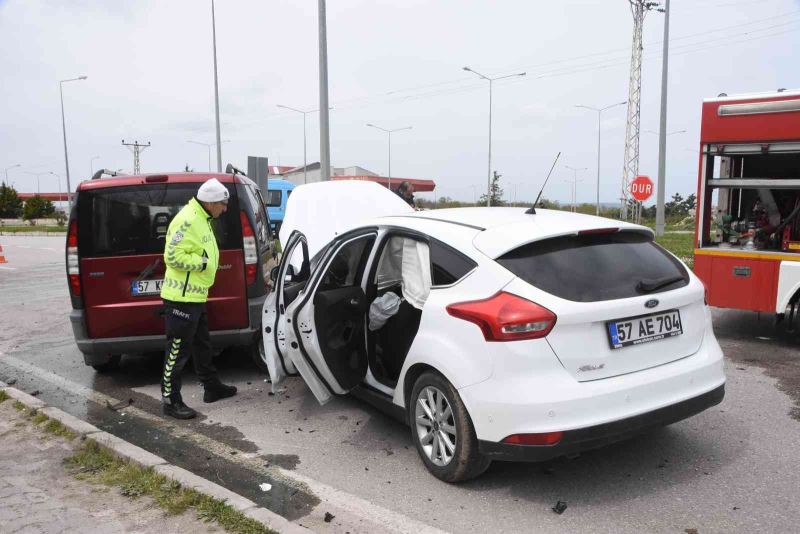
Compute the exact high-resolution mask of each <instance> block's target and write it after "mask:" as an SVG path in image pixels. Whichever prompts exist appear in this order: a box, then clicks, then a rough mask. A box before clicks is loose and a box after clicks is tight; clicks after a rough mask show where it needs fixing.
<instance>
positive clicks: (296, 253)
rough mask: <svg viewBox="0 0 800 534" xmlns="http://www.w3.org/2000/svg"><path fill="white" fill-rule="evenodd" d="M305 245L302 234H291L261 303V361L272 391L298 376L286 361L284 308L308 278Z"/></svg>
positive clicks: (306, 249)
mask: <svg viewBox="0 0 800 534" xmlns="http://www.w3.org/2000/svg"><path fill="white" fill-rule="evenodd" d="M309 265H310V263H309V257H308V244H307V242H306V237H305V236H304V235H303V234H302V233H301V232H292V235H291V236H290V237H289V240H288V241H287V243H286V248H285V249H284V251H283V256H282V257H281V262H280V265H279V266H278V267H277V271H276V272H277V276H276V279H275V280H274V281H273V282H274V284H275V289H274V290H273V291H272V292H271V293H270V294H269V295H267V298H266V300H265V301H264V308H263V312H264V313H263V321H262V325H263V328H264V335H263V336H262V339H263V343H264V352H263V354H264V358H265V360H266V361H265V363H266V364H267V369H268V370H269V376H270V379H271V380H272V389H273V392H274V390H275V389H276V388H277V387H278V386H279V385H280V384H281V382H283V381H284V379H285V378H286V377H287V376H297V369H296V368H295V366H294V364H293V363H292V360H291V359H290V358H289V352H288V349H287V347H288V343H287V338H286V327H287V321H286V318H287V314H286V308H287V307H288V306H289V304H291V303H292V302H293V301H294V300H295V299H296V298H297V296H298V295H299V294H300V292H301V291H302V290H303V288H304V287H305V285H306V283H307V282H308V279H309V277H310V267H309Z"/></svg>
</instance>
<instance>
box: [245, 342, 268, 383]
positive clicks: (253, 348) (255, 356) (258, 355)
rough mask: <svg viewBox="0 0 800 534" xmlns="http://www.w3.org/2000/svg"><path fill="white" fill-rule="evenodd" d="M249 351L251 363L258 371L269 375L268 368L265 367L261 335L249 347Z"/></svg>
mask: <svg viewBox="0 0 800 534" xmlns="http://www.w3.org/2000/svg"><path fill="white" fill-rule="evenodd" d="M249 351H250V359H251V360H253V363H254V364H255V366H256V367H257V368H258V370H259V371H261V372H262V373H264V374H265V375H269V368H268V367H267V361H266V359H265V354H264V342H263V338H262V337H261V336H258V339H256V340H255V341H254V342H253V343H252V344H251V345H250V348H249Z"/></svg>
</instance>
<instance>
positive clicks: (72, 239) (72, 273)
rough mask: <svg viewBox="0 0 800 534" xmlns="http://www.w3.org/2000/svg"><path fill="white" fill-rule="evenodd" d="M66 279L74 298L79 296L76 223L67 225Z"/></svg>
mask: <svg viewBox="0 0 800 534" xmlns="http://www.w3.org/2000/svg"><path fill="white" fill-rule="evenodd" d="M67 278H69V288H70V291H71V292H72V295H73V296H75V297H80V296H81V267H80V262H79V259H78V221H71V222H70V223H69V231H68V233H67Z"/></svg>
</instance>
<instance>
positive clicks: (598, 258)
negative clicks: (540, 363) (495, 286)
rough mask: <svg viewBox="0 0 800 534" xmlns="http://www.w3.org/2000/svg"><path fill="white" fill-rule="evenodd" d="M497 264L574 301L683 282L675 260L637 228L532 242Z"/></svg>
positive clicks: (616, 296)
mask: <svg viewBox="0 0 800 534" xmlns="http://www.w3.org/2000/svg"><path fill="white" fill-rule="evenodd" d="M497 262H498V263H500V265H502V266H503V267H505V268H506V269H508V270H509V271H511V272H512V273H514V274H515V275H517V276H519V277H520V278H522V279H523V280H525V281H526V282H528V283H529V284H531V285H533V286H535V287H537V288H539V289H541V290H543V291H546V292H548V293H550V294H552V295H555V296H557V297H561V298H563V299H567V300H572V301H576V302H597V301H601V300H613V299H622V298H629V297H636V296H639V295H646V294H653V293H660V292H662V291H669V290H672V289H676V288H678V287H683V286H685V285H687V284H688V283H689V274H688V273H687V272H686V269H685V268H684V267H683V265H682V264H681V263H680V262H679V261H678V260H676V259H675V258H674V257H672V256H671V255H669V254H668V253H667V252H666V251H665V250H664V249H662V248H661V247H659V246H658V245H656V244H655V243H654V242H653V241H652V240H651V239H650V238H649V237H648V236H646V235H643V234H640V233H637V232H620V233H616V234H595V235H578V236H575V235H573V236H565V237H557V238H554V239H547V240H545V241H537V242H534V243H530V244H528V245H525V246H523V247H520V248H518V249H515V250H512V251H511V252H509V253H507V254H505V255H504V256H502V257H500V258H499V259H498V260H497Z"/></svg>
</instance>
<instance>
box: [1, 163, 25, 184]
mask: <svg viewBox="0 0 800 534" xmlns="http://www.w3.org/2000/svg"><path fill="white" fill-rule="evenodd" d="M17 167H22V164H21V163H17V164H16V165H12V166H11V167H6V168H5V172H6V179H5V181H4V182H3V185H6V186H7V185H8V170H9V169H16V168H17Z"/></svg>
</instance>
